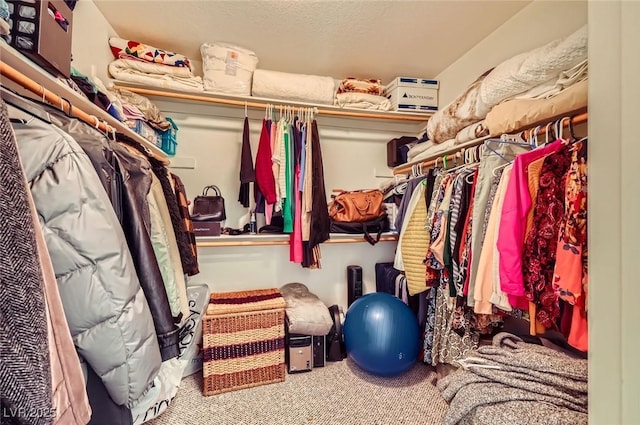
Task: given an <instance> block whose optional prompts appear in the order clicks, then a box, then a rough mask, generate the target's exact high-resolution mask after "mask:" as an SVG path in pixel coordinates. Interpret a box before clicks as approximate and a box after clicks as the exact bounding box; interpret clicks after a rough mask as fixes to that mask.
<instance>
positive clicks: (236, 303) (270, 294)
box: [207, 289, 287, 314]
mask: <svg viewBox="0 0 640 425" xmlns="http://www.w3.org/2000/svg"><path fill="white" fill-rule="evenodd" d="M286 306H287V303H286V302H285V301H284V298H282V295H280V291H278V290H277V289H257V290H254V291H239V292H221V293H212V294H211V296H210V297H209V306H208V307H207V314H225V313H234V312H243V311H258V310H270V309H278V308H285V307H286Z"/></svg>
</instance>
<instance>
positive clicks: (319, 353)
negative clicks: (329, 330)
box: [313, 335, 327, 367]
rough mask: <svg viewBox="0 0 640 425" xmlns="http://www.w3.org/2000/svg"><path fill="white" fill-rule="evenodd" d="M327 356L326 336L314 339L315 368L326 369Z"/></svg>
mask: <svg viewBox="0 0 640 425" xmlns="http://www.w3.org/2000/svg"><path fill="white" fill-rule="evenodd" d="M326 356H327V352H326V349H325V336H324V335H322V336H314V337H313V367H324V360H325V358H326Z"/></svg>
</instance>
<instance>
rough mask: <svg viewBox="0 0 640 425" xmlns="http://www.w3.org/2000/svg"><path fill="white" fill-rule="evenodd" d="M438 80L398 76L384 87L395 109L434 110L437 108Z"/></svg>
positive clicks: (409, 110)
mask: <svg viewBox="0 0 640 425" xmlns="http://www.w3.org/2000/svg"><path fill="white" fill-rule="evenodd" d="M439 87H440V83H439V82H438V80H428V79H424V78H412V77H398V78H396V79H395V80H393V81H392V82H391V83H389V84H388V85H387V86H386V87H385V88H384V95H385V96H386V98H387V99H389V100H390V101H391V107H392V109H393V110H395V111H408V112H434V111H437V110H438V89H439Z"/></svg>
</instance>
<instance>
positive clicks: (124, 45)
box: [109, 37, 191, 69]
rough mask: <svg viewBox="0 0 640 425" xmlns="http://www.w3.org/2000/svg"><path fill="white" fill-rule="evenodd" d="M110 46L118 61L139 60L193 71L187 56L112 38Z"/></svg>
mask: <svg viewBox="0 0 640 425" xmlns="http://www.w3.org/2000/svg"><path fill="white" fill-rule="evenodd" d="M109 46H110V47H111V52H112V53H113V56H114V57H115V58H116V59H138V60H143V61H147V62H152V63H160V64H163V65H169V66H177V67H185V68H189V69H191V64H190V63H189V59H188V58H187V57H186V56H184V55H180V54H178V53H173V52H169V51H167V50H162V49H158V48H156V47H153V46H149V45H147V44H142V43H139V42H137V41H133V40H125V39H122V38H118V37H110V38H109Z"/></svg>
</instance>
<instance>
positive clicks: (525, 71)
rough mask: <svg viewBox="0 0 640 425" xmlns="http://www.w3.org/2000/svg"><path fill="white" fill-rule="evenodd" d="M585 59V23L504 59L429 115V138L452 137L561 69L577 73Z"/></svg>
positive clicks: (557, 74) (553, 77)
mask: <svg viewBox="0 0 640 425" xmlns="http://www.w3.org/2000/svg"><path fill="white" fill-rule="evenodd" d="M586 59H587V27H586V25H585V26H584V27H582V28H580V29H579V30H577V31H576V32H574V33H573V34H571V35H569V36H568V37H565V38H563V39H559V40H555V41H553V42H551V43H548V44H546V45H544V46H542V47H539V48H537V49H534V50H531V51H529V52H527V53H522V54H519V55H516V56H514V57H512V58H511V59H508V60H506V61H504V62H503V63H501V64H500V65H498V66H497V67H495V68H494V69H493V70H491V71H489V72H487V73H485V74H483V75H482V76H481V77H479V78H478V79H477V80H476V81H474V82H473V83H472V84H471V85H470V86H469V87H468V88H467V90H465V92H464V93H462V94H461V95H460V96H458V97H457V98H456V99H455V100H454V101H453V102H451V103H450V104H449V105H447V106H446V107H445V108H443V109H441V110H439V111H438V112H436V113H435V114H434V115H433V117H431V119H430V120H429V122H428V123H427V133H428V135H429V139H431V140H433V141H434V142H435V143H441V142H443V141H445V140H448V139H451V138H453V137H455V136H456V134H457V133H458V132H459V131H460V130H462V129H463V128H465V127H467V126H469V125H471V124H473V123H476V122H479V121H481V120H482V119H484V118H485V117H486V116H487V113H488V112H489V111H490V110H491V108H493V107H494V106H496V105H497V104H499V103H500V102H502V101H504V100H507V99H510V98H513V97H515V96H517V95H519V94H522V93H525V92H527V91H528V90H531V89H532V88H534V87H538V86H541V85H543V84H545V85H549V84H550V85H551V86H555V85H556V82H557V81H558V79H559V78H560V76H561V74H562V72H563V71H571V70H572V69H573V71H571V72H570V74H574V75H575V73H578V74H579V69H578V70H576V69H574V67H576V66H578V68H580V65H581V64H582V63H583V62H584V61H585V60H586ZM547 82H550V83H549V84H546V83H547ZM574 82H575V81H574ZM542 93H543V94H544V91H542ZM539 94H540V93H538V95H539Z"/></svg>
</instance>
